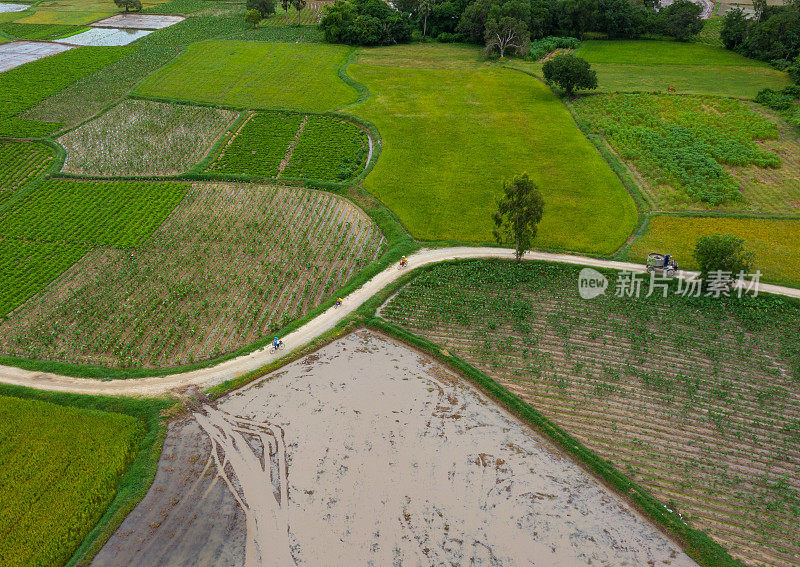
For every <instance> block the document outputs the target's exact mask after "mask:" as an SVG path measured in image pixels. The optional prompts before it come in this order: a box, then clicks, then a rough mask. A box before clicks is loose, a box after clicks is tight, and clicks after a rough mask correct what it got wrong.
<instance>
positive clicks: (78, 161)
mask: <svg viewBox="0 0 800 567" xmlns="http://www.w3.org/2000/svg"><path fill="white" fill-rule="evenodd" d="M238 115H239V113H238V112H232V111H230V110H222V109H218V108H212V107H205V106H191V105H186V104H166V103H162V102H154V101H146V100H126V101H124V102H122V103H120V104H119V105H117V106H116V107H114V108H113V109H111V110H110V111H108V112H106V113H105V114H103V115H101V116H100V117H98V118H95V119H94V120H92V121H91V122H88V123H87V124H84V125H83V126H81V127H80V128H77V129H75V130H72V131H71V132H69V133H67V134H65V135H64V136H62V137H61V138H59V139H58V142H59V143H60V144H61V145H62V146H64V148H65V149H66V150H67V160H66V163H65V164H64V171H66V172H69V173H77V174H82V175H93V176H100V177H113V176H132V175H138V176H155V175H175V174H178V173H183V172H185V171H186V170H188V169H190V168H191V167H193V166H194V165H196V164H197V163H199V162H200V160H202V159H203V157H204V156H205V155H206V153H208V151H209V149H211V146H212V145H213V144H214V142H215V141H216V140H217V139H218V138H219V137H220V136H221V135H222V133H223V132H224V131H225V129H226V128H227V127H228V126H229V125H230V124H231V123H232V122H233V121H234V120H235V119H236V118H237V117H238Z"/></svg>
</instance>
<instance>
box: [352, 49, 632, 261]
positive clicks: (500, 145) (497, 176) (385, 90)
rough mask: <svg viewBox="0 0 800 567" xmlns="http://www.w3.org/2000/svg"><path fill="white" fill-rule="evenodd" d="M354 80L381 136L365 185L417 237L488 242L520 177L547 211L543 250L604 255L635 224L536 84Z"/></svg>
mask: <svg viewBox="0 0 800 567" xmlns="http://www.w3.org/2000/svg"><path fill="white" fill-rule="evenodd" d="M426 47H427V46H426ZM448 49H449V48H448ZM405 50H407V48H403V51H405ZM348 73H349V74H350V75H351V76H352V77H353V78H354V79H355V80H357V81H360V82H362V83H364V84H365V85H366V86H367V87H368V89H369V91H370V93H371V97H370V99H368V100H367V101H366V102H365V103H364V104H362V105H359V106H357V107H354V108H353V112H355V113H356V114H357V115H358V116H361V117H363V118H365V119H367V120H370V121H372V122H373V123H374V124H375V125H376V126H377V127H378V130H379V131H380V132H381V136H382V138H383V149H382V153H381V156H380V159H379V160H378V162H377V165H376V167H375V169H374V170H373V171H372V172H371V174H370V175H369V176H368V177H367V180H366V187H367V188H368V189H369V190H370V191H371V192H372V193H373V194H375V195H376V196H377V197H378V198H380V199H381V200H382V201H383V202H384V203H386V205H387V206H388V207H389V208H390V209H392V210H393V211H394V212H395V213H396V214H397V215H398V216H399V217H400V219H401V220H402V222H403V223H404V224H405V226H406V227H407V228H408V229H409V231H410V232H411V234H412V235H414V236H415V237H417V238H419V239H422V240H448V239H452V240H463V241H479V242H480V241H484V242H485V241H491V240H492V228H493V225H492V220H491V215H492V213H493V212H494V210H495V209H496V200H497V199H498V198H499V196H500V193H501V191H502V182H503V180H504V179H506V178H510V177H512V176H514V175H518V174H520V173H523V172H528V173H529V174H530V175H531V177H532V178H533V179H534V180H535V182H536V183H537V185H538V186H539V187H540V189H541V191H542V193H543V195H544V199H545V203H546V209H545V216H544V219H543V220H542V223H541V225H540V227H539V237H538V239H537V241H536V244H537V245H538V246H543V247H551V248H563V249H573V250H580V251H583V252H591V253H599V254H609V253H611V252H613V251H614V250H616V249H617V248H618V247H619V246H621V245H622V244H623V243H624V242H625V240H626V238H627V237H628V235H629V234H630V233H631V231H632V230H633V228H634V227H635V225H636V221H637V213H636V208H635V206H634V202H633V200H632V199H631V197H630V196H629V195H628V193H627V192H626V191H625V189H624V187H623V186H622V185H621V183H620V182H619V180H618V178H617V177H616V176H615V175H614V173H613V172H612V171H611V169H610V168H609V167H608V165H607V164H606V163H605V162H604V161H603V159H602V158H601V156H600V155H599V154H598V152H597V151H596V150H595V148H594V147H593V146H592V145H591V144H590V143H589V142H588V141H587V140H586V139H585V138H584V136H583V135H582V134H581V132H580V131H579V130H578V128H577V127H576V125H575V123H574V121H573V120H572V117H571V116H570V114H569V113H568V112H567V110H566V109H565V108H564V106H563V105H562V104H561V102H560V101H559V100H558V99H557V98H556V97H554V96H553V95H552V93H551V92H550V91H549V90H548V89H547V87H546V86H545V85H543V84H542V83H540V82H539V81H537V80H536V79H533V78H531V77H529V76H527V75H524V74H522V73H519V72H517V71H512V70H508V69H498V68H490V69H479V70H463V71H458V70H423V69H402V68H393V67H381V66H374V65H364V64H357V65H352V66H350V67H349V68H348Z"/></svg>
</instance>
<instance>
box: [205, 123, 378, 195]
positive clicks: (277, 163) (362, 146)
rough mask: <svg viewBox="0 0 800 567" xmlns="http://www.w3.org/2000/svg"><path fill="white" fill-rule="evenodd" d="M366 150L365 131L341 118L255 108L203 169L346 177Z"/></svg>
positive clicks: (363, 159)
mask: <svg viewBox="0 0 800 567" xmlns="http://www.w3.org/2000/svg"><path fill="white" fill-rule="evenodd" d="M368 149H369V139H368V137H367V134H366V132H364V130H363V129H361V128H360V127H358V126H357V125H355V124H353V123H352V122H349V121H347V120H344V119H342V118H337V117H335V116H320V115H308V116H303V115H302V114H293V113H284V112H256V113H253V114H252V116H251V117H249V118H248V119H247V121H246V122H245V123H244V124H243V125H242V126H241V127H240V129H239V130H238V131H237V132H236V133H235V134H234V135H233V136H232V137H231V139H230V140H228V141H227V143H225V144H223V146H222V148H221V149H220V151H219V152H218V155H217V156H216V157H215V158H214V160H213V162H212V163H211V165H210V166H209V168H208V170H209V171H212V172H219V173H237V174H246V175H257V176H261V177H268V178H281V177H289V178H297V179H316V180H322V181H346V180H348V179H352V178H353V177H355V176H356V175H358V173H359V172H360V171H361V170H363V168H364V167H365V166H366V159H367V155H368Z"/></svg>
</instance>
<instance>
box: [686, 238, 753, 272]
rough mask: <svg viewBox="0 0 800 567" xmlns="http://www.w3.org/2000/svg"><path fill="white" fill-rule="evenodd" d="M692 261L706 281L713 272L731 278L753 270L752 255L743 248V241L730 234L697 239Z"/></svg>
mask: <svg viewBox="0 0 800 567" xmlns="http://www.w3.org/2000/svg"><path fill="white" fill-rule="evenodd" d="M694 259H695V261H696V262H697V265H698V266H699V267H700V276H701V277H702V278H703V279H707V278H708V276H709V274H710V273H712V272H715V271H722V272H728V273H729V274H731V275H732V276H733V277H736V275H737V274H738V273H739V272H744V273H745V274H747V273H749V272H750V271H751V270H752V269H753V260H754V254H753V253H752V252H748V251H747V250H745V248H744V240H743V239H742V238H739V237H738V236H734V235H732V234H712V235H710V236H701V237H700V238H699V239H697V244H696V245H695V248H694Z"/></svg>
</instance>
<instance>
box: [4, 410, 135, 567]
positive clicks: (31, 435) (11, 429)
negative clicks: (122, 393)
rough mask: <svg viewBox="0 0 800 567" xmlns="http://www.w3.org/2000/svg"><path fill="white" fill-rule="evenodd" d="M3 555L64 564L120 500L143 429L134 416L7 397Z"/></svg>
mask: <svg viewBox="0 0 800 567" xmlns="http://www.w3.org/2000/svg"><path fill="white" fill-rule="evenodd" d="M0 415H2V416H3V419H0V439H2V440H3V443H2V448H1V449H0V463H2V466H0V501H1V502H2V503H3V508H2V513H0V532H2V534H3V537H2V538H0V557H2V558H3V565H4V566H7V567H25V566H29V565H63V564H64V563H65V562H66V561H67V560H68V559H69V558H70V556H71V555H72V554H73V552H74V551H75V549H76V548H77V547H78V546H79V545H80V543H81V542H82V541H83V539H84V537H85V536H86V535H87V534H88V533H89V531H90V530H91V529H92V528H93V527H94V525H95V524H96V523H97V521H98V520H99V519H100V517H101V516H102V515H103V513H104V512H105V510H106V508H107V507H108V505H109V504H110V503H111V501H112V499H113V498H114V495H115V491H116V489H117V483H118V481H119V479H120V477H121V475H122V473H123V472H124V471H125V469H126V468H127V466H128V464H129V463H130V462H131V460H132V458H133V455H134V453H135V452H136V448H137V446H138V444H139V440H140V438H141V436H142V427H141V426H140V424H139V422H138V421H137V420H136V419H135V418H133V417H130V416H127V415H121V414H115V413H104V412H99V411H91V410H85V409H78V408H72V407H64V406H60V405H55V404H51V403H46V402H41V401H35V400H24V399H19V398H13V397H8V396H0Z"/></svg>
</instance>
